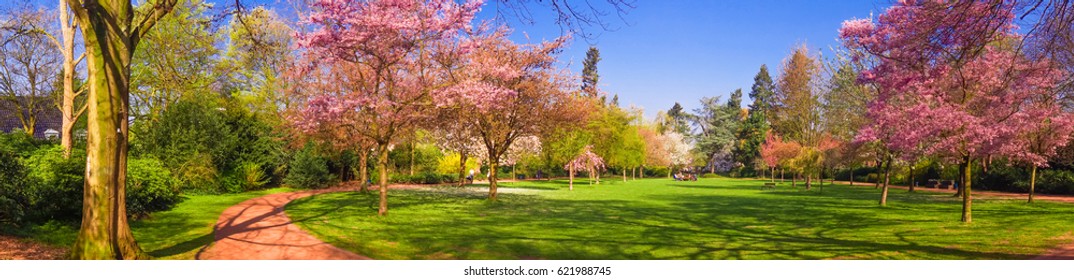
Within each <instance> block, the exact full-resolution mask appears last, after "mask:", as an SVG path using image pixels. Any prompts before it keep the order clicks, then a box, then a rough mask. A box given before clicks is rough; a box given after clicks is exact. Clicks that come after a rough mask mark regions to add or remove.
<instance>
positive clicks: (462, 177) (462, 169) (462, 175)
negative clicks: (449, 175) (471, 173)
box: [458, 150, 466, 187]
mask: <svg viewBox="0 0 1074 280" xmlns="http://www.w3.org/2000/svg"><path fill="white" fill-rule="evenodd" d="M465 185H466V151H463V150H460V151H459V184H458V186H460V187H462V186H465Z"/></svg>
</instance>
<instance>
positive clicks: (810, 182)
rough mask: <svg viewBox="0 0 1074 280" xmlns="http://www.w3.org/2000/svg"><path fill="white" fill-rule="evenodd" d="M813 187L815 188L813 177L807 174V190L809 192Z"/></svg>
mask: <svg viewBox="0 0 1074 280" xmlns="http://www.w3.org/2000/svg"><path fill="white" fill-rule="evenodd" d="M812 186H813V176H809V174H806V176H805V189H806V190H807V191H808V190H809V188H810V187H812Z"/></svg>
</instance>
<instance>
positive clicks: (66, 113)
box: [57, 0, 85, 158]
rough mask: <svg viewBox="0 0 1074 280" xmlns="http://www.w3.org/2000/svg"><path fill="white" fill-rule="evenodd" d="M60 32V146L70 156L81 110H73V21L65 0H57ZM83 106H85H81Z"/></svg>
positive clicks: (74, 94) (65, 155)
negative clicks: (61, 76) (61, 95)
mask: <svg viewBox="0 0 1074 280" xmlns="http://www.w3.org/2000/svg"><path fill="white" fill-rule="evenodd" d="M59 3H60V6H59V12H60V33H61V36H62V37H61V38H63V41H62V42H59V46H57V47H59V48H60V53H61V54H62V55H63V100H62V101H61V103H60V113H61V114H62V115H63V116H62V120H61V124H60V147H62V148H63V158H70V157H71V149H72V146H73V145H74V141H73V139H74V138H73V137H74V128H75V122H76V121H77V120H78V117H79V116H81V115H82V113H83V111H82V110H81V109H80V110H79V111H78V112H75V97H76V96H77V95H78V94H77V93H76V92H75V66H77V65H78V60H76V59H75V28H77V26H75V22H74V21H72V19H71V18H70V16H71V15H70V10H69V8H68V7H67V3H66V0H59ZM83 108H85V107H83Z"/></svg>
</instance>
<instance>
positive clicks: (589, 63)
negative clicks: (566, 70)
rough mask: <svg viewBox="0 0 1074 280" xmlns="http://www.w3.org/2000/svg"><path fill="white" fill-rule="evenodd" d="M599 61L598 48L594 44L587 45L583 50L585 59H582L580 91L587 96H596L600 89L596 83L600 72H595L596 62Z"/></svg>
mask: <svg viewBox="0 0 1074 280" xmlns="http://www.w3.org/2000/svg"><path fill="white" fill-rule="evenodd" d="M599 62H600V50H599V49H597V47H596V46H589V50H586V52H585V60H584V61H582V93H584V94H586V95H587V96H589V97H597V96H598V95H599V94H600V90H598V89H597V85H598V83H599V82H600V74H599V73H597V63H599Z"/></svg>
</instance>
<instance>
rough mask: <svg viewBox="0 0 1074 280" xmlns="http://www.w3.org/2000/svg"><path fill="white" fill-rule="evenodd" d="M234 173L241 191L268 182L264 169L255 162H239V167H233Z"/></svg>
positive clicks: (261, 185)
mask: <svg viewBox="0 0 1074 280" xmlns="http://www.w3.org/2000/svg"><path fill="white" fill-rule="evenodd" d="M235 175H236V177H237V178H238V179H239V182H240V183H241V185H242V190H243V191H251V190H256V189H259V188H261V187H263V186H265V184H268V182H269V176H268V174H265V170H264V169H262V168H261V165H259V164H257V163H252V162H245V163H242V164H239V167H238V168H237V169H235Z"/></svg>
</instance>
